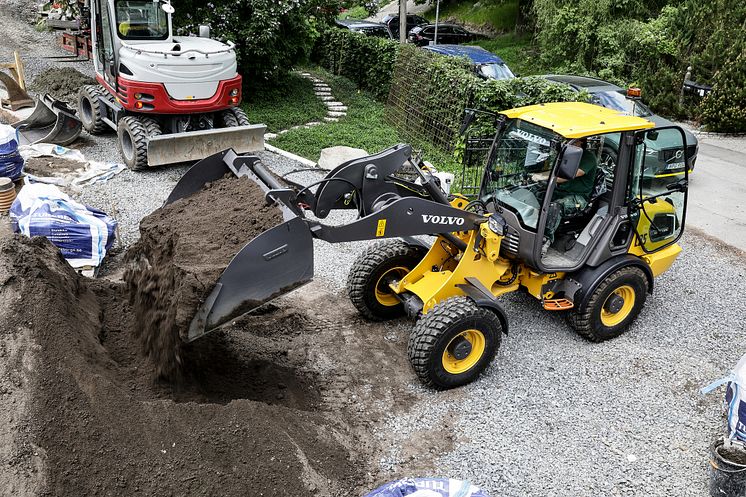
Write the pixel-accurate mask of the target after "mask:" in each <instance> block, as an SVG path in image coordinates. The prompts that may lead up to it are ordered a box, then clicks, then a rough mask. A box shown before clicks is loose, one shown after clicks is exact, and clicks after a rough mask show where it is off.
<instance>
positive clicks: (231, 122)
mask: <svg viewBox="0 0 746 497" xmlns="http://www.w3.org/2000/svg"><path fill="white" fill-rule="evenodd" d="M218 119H219V121H220V123H221V125H222V127H223V128H235V127H236V126H248V124H249V116H247V115H246V113H245V112H244V111H243V110H242V109H239V108H238V107H231V108H230V109H226V110H224V111H222V112H221V113H220V114H218Z"/></svg>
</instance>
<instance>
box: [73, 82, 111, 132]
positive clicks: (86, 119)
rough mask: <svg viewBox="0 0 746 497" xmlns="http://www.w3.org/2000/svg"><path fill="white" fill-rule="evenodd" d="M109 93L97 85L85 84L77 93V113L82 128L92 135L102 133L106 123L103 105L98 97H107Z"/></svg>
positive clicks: (106, 126)
mask: <svg viewBox="0 0 746 497" xmlns="http://www.w3.org/2000/svg"><path fill="white" fill-rule="evenodd" d="M108 96H109V94H108V93H107V92H106V90H104V89H103V88H102V87H101V86H99V85H86V86H84V87H83V88H81V89H80V93H78V115H79V116H80V122H81V123H82V124H83V128H84V129H85V130H86V131H88V132H89V133H90V134H92V135H98V134H101V133H103V132H104V131H105V130H106V129H107V128H108V125H107V124H106V123H105V122H104V120H103V118H104V116H106V110H105V109H104V105H103V104H102V103H101V101H100V100H99V97H103V98H108Z"/></svg>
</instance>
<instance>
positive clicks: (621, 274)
mask: <svg viewBox="0 0 746 497" xmlns="http://www.w3.org/2000/svg"><path fill="white" fill-rule="evenodd" d="M647 292H648V279H647V277H646V276H645V273H644V272H643V271H642V269H640V268H639V267H625V268H622V269H619V270H618V271H615V272H613V273H611V274H610V275H609V276H607V277H606V278H605V279H604V280H603V281H602V282H601V283H600V284H599V285H598V286H597V287H596V288H595V289H594V290H593V293H592V294H591V297H590V299H589V300H588V303H587V304H586V305H585V306H582V307H581V308H579V309H575V310H574V311H573V312H571V313H570V315H569V316H568V319H569V321H570V325H571V326H572V327H573V328H574V329H575V331H577V332H578V334H579V335H581V336H583V337H585V338H587V339H588V340H590V341H592V342H603V341H604V340H609V339H611V338H616V337H618V336H619V335H621V334H622V333H624V332H625V331H626V330H627V328H628V327H629V325H630V324H632V321H634V320H635V318H636V317H637V315H638V314H640V311H641V310H642V307H643V306H644V305H645V298H646V296H647Z"/></svg>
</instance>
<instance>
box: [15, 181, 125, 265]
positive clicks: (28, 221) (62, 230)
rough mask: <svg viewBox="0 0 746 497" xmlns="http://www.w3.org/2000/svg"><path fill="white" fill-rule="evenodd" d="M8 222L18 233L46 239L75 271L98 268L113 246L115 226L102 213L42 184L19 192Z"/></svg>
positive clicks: (52, 186) (33, 185)
mask: <svg viewBox="0 0 746 497" xmlns="http://www.w3.org/2000/svg"><path fill="white" fill-rule="evenodd" d="M10 218H11V221H12V222H13V225H14V226H13V227H14V228H15V230H16V231H17V232H20V233H23V234H24V235H26V236H29V237H32V236H43V237H46V238H47V239H48V240H49V241H50V242H52V243H53V244H54V245H55V246H57V248H59V249H60V252H62V256H63V257H64V258H65V259H66V260H67V262H68V263H69V264H70V265H71V266H72V267H74V268H81V267H86V266H93V267H96V266H98V265H99V264H101V261H102V260H103V258H104V256H105V255H106V251H107V250H109V248H111V245H112V243H114V238H115V234H114V232H115V230H116V226H117V223H116V221H114V220H113V219H112V218H110V217H109V216H107V215H106V214H104V213H103V212H101V211H99V210H97V209H93V208H91V207H87V206H85V205H83V204H79V203H78V202H75V201H74V200H72V199H71V198H70V197H68V196H67V195H65V194H64V193H62V191H60V189H59V188H57V187H56V186H54V185H46V184H42V183H35V184H31V185H26V186H24V187H23V188H22V189H21V191H20V192H19V193H18V197H17V198H16V200H15V201H14V202H13V205H12V206H11V208H10Z"/></svg>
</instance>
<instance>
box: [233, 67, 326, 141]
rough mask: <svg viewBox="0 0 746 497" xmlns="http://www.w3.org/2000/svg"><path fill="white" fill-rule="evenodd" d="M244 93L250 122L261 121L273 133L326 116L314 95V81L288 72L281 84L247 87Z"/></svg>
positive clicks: (323, 108)
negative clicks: (266, 86) (249, 88)
mask: <svg viewBox="0 0 746 497" xmlns="http://www.w3.org/2000/svg"><path fill="white" fill-rule="evenodd" d="M245 96H246V100H244V103H243V109H244V110H245V111H246V114H247V115H248V116H249V122H252V123H264V124H266V125H267V130H268V131H272V132H277V131H280V130H282V129H288V128H290V127H292V126H296V125H299V124H305V123H307V122H311V121H321V120H322V119H323V118H324V116H325V115H326V106H325V105H324V104H323V103H321V101H320V100H319V99H318V98H316V95H315V94H314V92H313V83H311V81H309V80H307V79H305V78H302V77H301V76H299V75H297V74H294V73H290V74H288V76H287V78H286V79H285V80H284V81H283V83H282V84H280V85H277V86H275V87H272V88H266V89H259V90H257V91H255V92H252V91H251V90H248V91H247V92H246V95H245Z"/></svg>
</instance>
